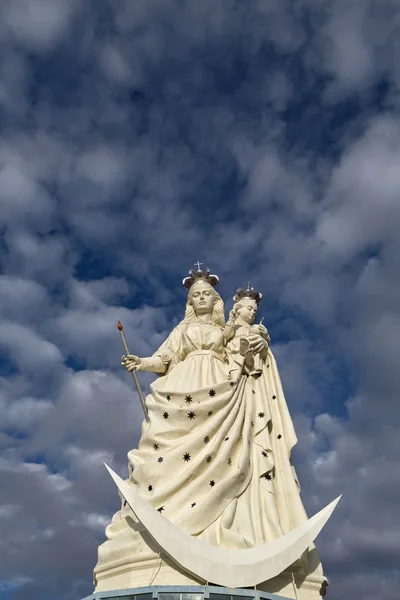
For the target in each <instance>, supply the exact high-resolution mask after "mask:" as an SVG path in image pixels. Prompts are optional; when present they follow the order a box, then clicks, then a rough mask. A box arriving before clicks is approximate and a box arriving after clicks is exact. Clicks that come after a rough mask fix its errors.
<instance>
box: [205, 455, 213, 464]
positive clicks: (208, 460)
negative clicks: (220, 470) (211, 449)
mask: <svg viewBox="0 0 400 600" xmlns="http://www.w3.org/2000/svg"><path fill="white" fill-rule="evenodd" d="M206 461H207V462H208V463H210V462H211V461H212V456H211V454H209V455H208V456H207V458H206Z"/></svg>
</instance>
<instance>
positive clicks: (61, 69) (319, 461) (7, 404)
mask: <svg viewBox="0 0 400 600" xmlns="http://www.w3.org/2000/svg"><path fill="white" fill-rule="evenodd" d="M399 24H400V6H399V4H398V0H329V1H328V0H318V1H316V0H299V1H298V2H292V1H289V0H279V1H278V0H252V1H250V2H246V3H243V2H242V3H241V2H238V1H237V0H212V1H211V0H201V2H196V3H195V2H188V1H184V0H182V1H172V0H171V1H170V2H165V1H161V0H153V1H152V2H148V1H147V0H146V1H145V0H135V2H132V1H130V0H114V1H113V2H111V1H107V0H94V1H93V2H86V3H81V2H78V1H77V0H13V2H0V45H1V55H0V56H1V59H0V127H1V138H0V233H1V238H0V250H1V252H0V324H1V336H0V447H1V454H0V490H1V492H0V553H1V560H0V599H1V600H3V599H4V600H5V599H7V600H21V599H22V598H26V597H28V596H29V597H30V598H32V600H43V599H46V598H51V599H52V600H54V599H56V600H76V599H78V598H81V597H84V596H85V595H87V594H89V593H90V592H91V590H92V585H91V578H92V569H93V566H94V564H95V563H96V560H97V554H96V552H97V546H98V545H99V544H100V543H101V542H102V541H103V540H104V528H105V526H106V524H107V523H108V522H109V520H110V517H111V515H112V514H113V512H115V510H116V509H117V508H118V497H117V494H116V491H115V488H114V486H113V484H112V482H111V481H110V479H109V476H108V474H107V473H106V471H105V470H104V467H103V464H102V463H103V461H106V462H107V463H108V464H110V465H112V467H113V468H114V469H115V470H116V471H117V472H119V473H120V474H124V473H126V467H127V465H126V454H127V452H128V450H130V449H131V448H133V447H134V446H135V445H136V444H137V441H138V436H139V432H140V426H141V418H142V417H141V413H140V408H139V407H140V405H139V402H138V400H137V398H136V397H135V393H134V391H133V389H132V386H131V379H130V378H129V376H128V375H127V374H126V373H124V372H123V371H122V369H121V368H120V367H119V358H120V356H121V353H122V351H121V345H120V339H119V337H118V332H117V330H116V328H115V324H116V321H117V320H118V319H121V320H122V321H123V323H124V326H125V331H126V334H127V337H128V340H129V342H130V345H131V348H132V349H133V350H134V351H135V352H137V353H138V354H140V355H148V354H150V353H152V352H153V351H154V350H155V349H156V348H157V347H158V345H159V344H160V343H161V342H162V341H163V340H164V339H165V337H166V335H167V334H168V332H169V331H170V330H171V328H172V327H173V325H174V324H176V323H177V322H178V320H179V319H180V318H181V317H182V315H183V310H184V304H185V291H184V289H183V287H182V286H181V280H182V278H183V277H184V276H185V275H186V274H187V271H188V269H189V268H190V267H191V266H192V264H193V263H194V262H195V261H196V260H200V261H202V262H205V263H206V264H207V265H208V266H210V268H211V270H212V272H215V273H217V274H218V275H219V277H220V286H219V289H220V292H221V295H222V296H223V298H224V300H225V303H226V308H227V309H228V310H229V309H230V307H231V305H232V296H233V295H234V292H235V290H236V288H237V287H239V286H243V285H245V284H246V282H247V281H248V280H250V281H251V282H252V284H253V285H254V286H255V287H256V288H257V289H258V290H259V291H261V292H262V293H263V300H262V306H261V308H260V316H263V317H264V323H265V324H266V325H267V327H268V329H269V331H270V334H271V338H272V345H273V349H274V352H275V354H276V356H277V358H278V361H279V363H278V364H279V367H280V370H281V374H282V378H283V383H284V388H285V391H286V395H287V399H288V403H289V405H290V410H291V412H292V415H293V418H294V421H295V425H296V430H297V434H298V438H299V443H298V446H297V448H296V450H295V453H294V462H295V465H296V469H297V471H298V473H299V476H300V480H301V484H302V496H303V499H304V503H305V505H306V507H307V510H308V511H309V513H310V514H312V513H314V512H316V511H317V510H319V509H320V508H321V507H322V506H324V505H325V504H327V503H328V502H329V501H330V500H332V499H333V498H335V497H336V496H338V495H339V494H340V493H343V499H342V501H341V503H340V506H339V507H338V509H337V510H336V513H335V515H334V517H333V518H332V521H331V522H330V523H329V524H328V526H327V527H326V529H325V530H324V531H323V532H322V533H321V535H320V537H319V538H318V548H319V550H320V554H321V556H322V560H323V564H324V568H325V571H326V574H327V576H328V577H329V579H330V582H331V586H330V588H329V589H328V594H329V598H330V599H331V600H339V599H341V598H351V597H357V598H358V599H359V600H375V599H376V598H378V597H379V598H385V600H396V599H397V597H398V588H399V585H400V572H399V567H398V565H399V564H400V551H399V543H398V540H399V539H400V530H399V525H398V516H397V515H398V508H397V507H398V503H399V495H400V476H399V469H398V464H399V459H400V451H399V445H398V435H399V429H400V411H399V410H398V395H399V389H400V374H399V373H400V372H399V368H398V356H399V354H400V341H399V340H400V315H399V306H400V284H399V281H400V279H399V264H398V263H399V257H400V242H399V239H400V238H399V236H398V230H399V225H400V203H399V191H400V168H399V165H400V142H399V140H400V111H399V109H400V104H399V98H400V70H399V64H400V60H399V58H400V47H399V39H398V38H399V36H398V34H397V31H398V28H399ZM141 381H142V384H143V386H144V387H146V386H147V385H148V384H149V382H150V381H151V376H150V375H147V374H142V375H141Z"/></svg>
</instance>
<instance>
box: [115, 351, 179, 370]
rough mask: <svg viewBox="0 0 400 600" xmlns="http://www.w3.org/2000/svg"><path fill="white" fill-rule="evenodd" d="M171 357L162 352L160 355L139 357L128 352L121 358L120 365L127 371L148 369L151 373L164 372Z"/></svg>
mask: <svg viewBox="0 0 400 600" xmlns="http://www.w3.org/2000/svg"><path fill="white" fill-rule="evenodd" d="M170 362H171V357H170V356H169V355H167V353H164V354H163V355H162V356H149V357H146V358H140V357H139V356H135V355H134V354H128V356H123V357H122V359H121V365H122V366H123V367H125V368H126V369H127V370H128V371H130V372H132V371H149V372H151V373H159V374H160V375H161V374H163V373H165V371H166V370H167V369H168V366H169V363H170Z"/></svg>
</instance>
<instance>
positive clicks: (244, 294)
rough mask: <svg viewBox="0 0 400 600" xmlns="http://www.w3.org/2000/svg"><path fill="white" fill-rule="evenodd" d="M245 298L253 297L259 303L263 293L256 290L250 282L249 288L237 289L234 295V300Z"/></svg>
mask: <svg viewBox="0 0 400 600" xmlns="http://www.w3.org/2000/svg"><path fill="white" fill-rule="evenodd" d="M243 298H252V300H255V301H256V302H257V304H259V303H260V300H261V298H262V294H260V293H259V292H255V291H254V288H253V287H252V286H251V285H250V283H248V284H247V290H243V289H242V288H239V289H238V290H237V292H236V295H235V296H234V297H233V301H234V302H239V300H243Z"/></svg>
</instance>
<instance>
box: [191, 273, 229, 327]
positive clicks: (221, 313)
mask: <svg viewBox="0 0 400 600" xmlns="http://www.w3.org/2000/svg"><path fill="white" fill-rule="evenodd" d="M199 284H202V285H207V286H208V287H209V288H210V292H211V294H212V295H213V296H214V299H215V302H214V307H213V310H212V313H211V318H212V320H213V322H214V323H215V324H216V325H218V327H221V328H222V329H223V328H224V327H225V308H224V301H223V300H222V298H221V296H220V295H219V294H218V292H217V290H216V289H215V288H213V287H212V285H210V284H209V283H206V282H205V281H202V280H199V281H197V282H196V283H194V284H193V285H192V287H191V288H190V289H189V293H188V297H187V301H186V310H185V317H184V321H185V322H186V323H191V322H193V321H196V320H197V317H196V313H195V312H194V308H193V303H192V297H193V292H194V291H195V290H196V287H197V286H198V285H199Z"/></svg>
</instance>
